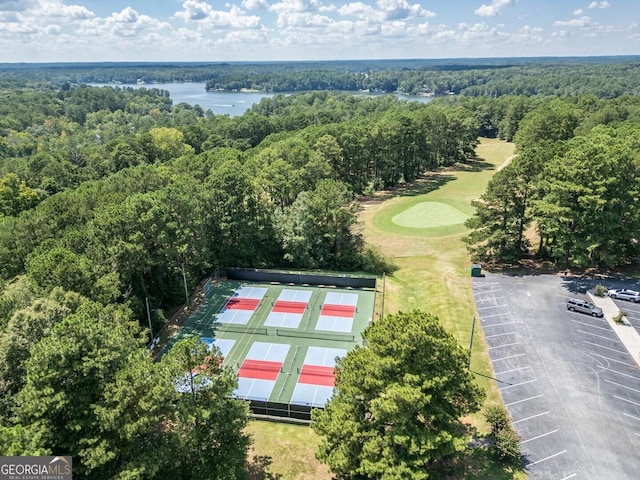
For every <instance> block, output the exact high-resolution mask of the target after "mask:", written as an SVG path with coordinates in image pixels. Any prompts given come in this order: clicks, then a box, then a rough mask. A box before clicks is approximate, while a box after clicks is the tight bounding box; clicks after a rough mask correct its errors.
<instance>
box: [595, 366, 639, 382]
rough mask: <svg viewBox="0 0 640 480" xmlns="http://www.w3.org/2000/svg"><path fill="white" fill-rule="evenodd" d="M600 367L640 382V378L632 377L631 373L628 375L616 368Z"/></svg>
mask: <svg viewBox="0 0 640 480" xmlns="http://www.w3.org/2000/svg"><path fill="white" fill-rule="evenodd" d="M602 369H603V370H608V371H610V372H613V373H617V374H618V375H623V376H625V377H629V378H633V379H634V380H638V381H639V382H640V378H638V377H634V376H633V375H629V374H628V373H622V372H619V371H617V370H614V369H612V368H607V367H602Z"/></svg>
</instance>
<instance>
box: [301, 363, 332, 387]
mask: <svg viewBox="0 0 640 480" xmlns="http://www.w3.org/2000/svg"><path fill="white" fill-rule="evenodd" d="M334 381H335V375H334V373H333V367H319V366H317V365H303V366H302V370H301V371H300V378H298V383H308V384H311V385H322V386H326V387H333V386H334Z"/></svg>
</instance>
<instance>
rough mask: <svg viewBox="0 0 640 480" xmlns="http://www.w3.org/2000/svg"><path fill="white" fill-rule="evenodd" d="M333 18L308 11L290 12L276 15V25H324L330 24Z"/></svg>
mask: <svg viewBox="0 0 640 480" xmlns="http://www.w3.org/2000/svg"><path fill="white" fill-rule="evenodd" d="M332 23H333V20H332V19H331V18H329V17H327V16H325V15H318V14H314V13H309V12H291V13H288V14H282V15H279V16H278V26H280V27H306V28H308V27H312V28H314V27H326V26H328V25H331V24H332Z"/></svg>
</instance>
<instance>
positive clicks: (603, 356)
mask: <svg viewBox="0 0 640 480" xmlns="http://www.w3.org/2000/svg"><path fill="white" fill-rule="evenodd" d="M587 354H589V355H594V356H596V357H602V358H606V359H607V360H611V361H612V362H616V363H621V364H622V365H626V366H627V367H628V366H629V362H623V361H622V360H616V359H615V358H611V357H607V356H605V355H600V354H599V353H594V352H587Z"/></svg>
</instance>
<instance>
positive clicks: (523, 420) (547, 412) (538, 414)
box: [511, 410, 551, 425]
mask: <svg viewBox="0 0 640 480" xmlns="http://www.w3.org/2000/svg"><path fill="white" fill-rule="evenodd" d="M549 413H551V410H548V411H546V412H542V413H537V414H535V415H531V416H530V417H526V418H521V419H520V420H516V421H514V422H511V423H513V424H514V425H515V424H516V423H520V422H526V421H527V420H531V419H532V418H537V417H541V416H543V415H547V414H549Z"/></svg>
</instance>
